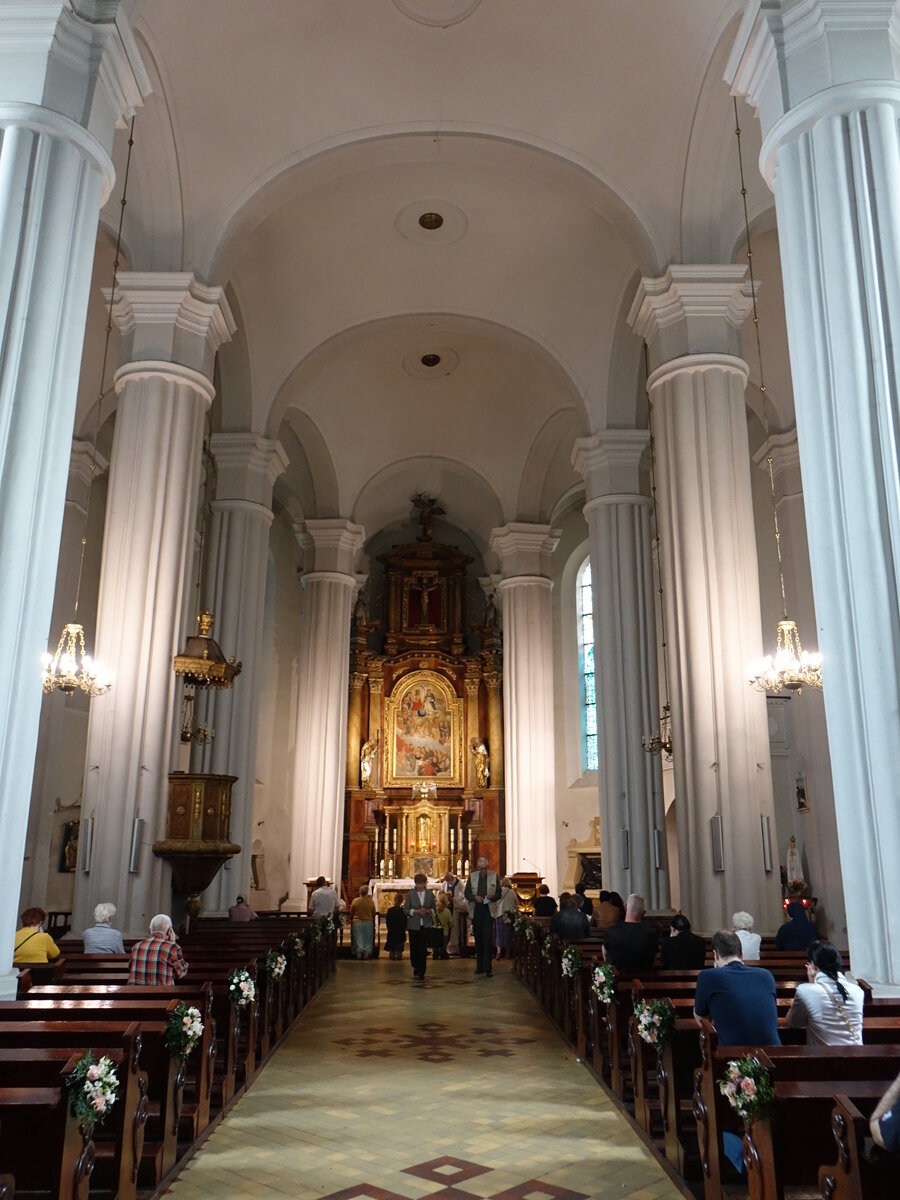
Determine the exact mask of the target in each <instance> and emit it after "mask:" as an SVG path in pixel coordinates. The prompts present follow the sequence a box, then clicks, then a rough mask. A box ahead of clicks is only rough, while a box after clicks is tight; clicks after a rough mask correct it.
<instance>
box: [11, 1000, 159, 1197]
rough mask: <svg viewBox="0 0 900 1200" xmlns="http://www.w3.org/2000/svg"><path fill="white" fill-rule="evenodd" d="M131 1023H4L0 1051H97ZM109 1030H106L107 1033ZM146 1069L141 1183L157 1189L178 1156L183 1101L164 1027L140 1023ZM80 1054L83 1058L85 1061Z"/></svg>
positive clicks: (142, 1066)
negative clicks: (145, 1119) (180, 1105)
mask: <svg viewBox="0 0 900 1200" xmlns="http://www.w3.org/2000/svg"><path fill="white" fill-rule="evenodd" d="M132 1023H133V1022H132V1021H131V1020H128V1021H124V1022H123V1021H120V1020H116V1017H115V1016H114V1015H112V1014H110V1016H109V1019H108V1020H106V1021H104V1020H102V1019H97V1020H94V1019H86V1020H64V1019H63V1020H45V1021H41V1020H31V1021H23V1020H12V1021H7V1020H0V1048H8V1049H15V1048H20V1047H31V1046H39V1047H40V1046H48V1047H53V1046H56V1047H69V1048H70V1050H73V1049H75V1048H78V1049H79V1051H80V1054H83V1053H84V1051H85V1050H93V1048H94V1046H95V1045H97V1044H98V1042H102V1040H103V1038H104V1037H106V1036H112V1035H118V1036H121V1035H122V1034H124V1032H125V1031H126V1029H127V1028H128V1027H129V1026H130V1025H131V1024H132ZM104 1026H105V1027H106V1028H104ZM140 1037H141V1051H140V1062H141V1068H142V1070H145V1071H146V1073H147V1115H148V1121H147V1129H146V1130H145V1136H144V1144H143V1149H142V1156H141V1178H143V1179H145V1180H147V1181H148V1182H150V1183H152V1184H153V1185H154V1186H155V1185H157V1184H158V1183H159V1181H160V1180H161V1179H162V1178H163V1176H164V1175H166V1174H167V1173H168V1172H169V1171H170V1170H171V1169H172V1167H173V1166H174V1165H175V1161H176V1159H177V1157H178V1124H179V1121H180V1108H179V1103H180V1096H179V1090H178V1079H177V1068H176V1064H175V1062H174V1060H173V1059H172V1057H171V1056H170V1054H169V1052H168V1050H167V1049H166V1046H165V1041H164V1038H165V1022H160V1021H142V1022H141V1023H140ZM80 1054H79V1057H80Z"/></svg>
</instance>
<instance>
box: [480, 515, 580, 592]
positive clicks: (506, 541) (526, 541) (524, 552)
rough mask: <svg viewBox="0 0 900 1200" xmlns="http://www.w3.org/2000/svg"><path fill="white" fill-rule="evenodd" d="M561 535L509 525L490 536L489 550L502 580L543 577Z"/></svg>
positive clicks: (545, 527)
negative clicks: (497, 565) (492, 552)
mask: <svg viewBox="0 0 900 1200" xmlns="http://www.w3.org/2000/svg"><path fill="white" fill-rule="evenodd" d="M561 536H562V535H561V533H560V531H559V530H558V529H552V528H551V527H550V526H549V525H531V524H526V523H525V522H524V521H512V522H510V524H509V525H503V526H502V527H500V528H498V529H494V530H493V531H492V532H491V540H490V546H491V549H492V550H493V551H494V553H495V554H496V555H497V557H498V558H499V559H500V570H501V575H502V578H503V579H504V580H505V579H510V578H512V577H514V576H520V575H528V576H539V575H540V576H545V575H547V574H548V573H549V566H550V564H549V560H550V555H551V554H552V553H553V551H554V550H555V549H556V547H557V546H558V545H559V539H560V537H561Z"/></svg>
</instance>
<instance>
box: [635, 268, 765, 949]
mask: <svg viewBox="0 0 900 1200" xmlns="http://www.w3.org/2000/svg"><path fill="white" fill-rule="evenodd" d="M745 271H746V268H744V267H730V266H728V267H695V266H681V267H674V266H673V267H670V268H669V270H668V271H667V272H666V274H665V275H664V276H663V277H662V278H660V279H644V280H642V281H641V284H640V286H639V288H638V293H637V296H636V297H635V301H634V304H633V306H632V309H631V314H630V316H629V323H630V324H631V325H632V326H633V328H634V330H635V332H636V333H637V334H639V335H640V336H642V337H643V338H645V339H646V341H647V343H648V346H649V351H650V359H651V364H652V365H653V366H654V367H655V370H653V372H652V374H651V375H650V378H649V380H648V387H649V390H650V398H651V401H652V403H653V406H654V407H653V427H654V432H655V434H656V441H657V453H656V472H657V513H658V516H659V521H660V543H661V544H660V550H661V555H662V571H663V578H664V581H665V595H664V599H665V604H666V634H667V641H668V664H669V681H670V685H671V697H672V736H673V742H674V764H675V797H676V799H675V804H676V810H675V812H676V821H677V829H678V860H679V876H680V886H681V905H682V908H683V910H684V911H685V913H686V914H687V915H688V917H689V918H690V919H691V921H692V922H693V923H694V924H695V926H696V927H697V928H698V929H702V930H704V931H705V932H713V931H715V930H716V929H718V928H720V927H721V926H722V925H723V924H724V923H725V922H726V921H727V919H728V918H729V917H730V915H731V913H732V912H733V911H734V910H735V909H736V908H741V909H747V910H748V911H750V912H752V913H753V915H754V917H755V918H756V924H757V927H758V928H760V929H761V930H763V931H771V930H773V929H774V928H775V927H776V926H777V924H778V905H779V900H780V891H779V880H778V874H777V865H778V864H777V858H776V856H775V854H774V847H773V864H772V865H773V869H772V870H770V871H769V872H767V871H766V870H765V869H764V856H763V836H762V832H761V829H762V827H761V818H762V817H767V818H768V819H769V822H770V829H771V830H774V820H773V819H772V818H773V815H774V810H773V804H772V777H771V764H770V758H769V735H768V724H767V717H766V702H765V697H764V696H762V695H761V694H759V693H758V692H755V691H754V690H753V689H752V688H751V687H750V686H749V684H748V682H747V667H748V665H749V664H750V663H752V662H754V661H757V660H758V659H759V658H760V657H761V655H762V632H761V622H760V604H759V567H758V561H757V553H756V531H755V528H754V521H753V498H752V494H751V488H750V452H749V446H748V442H747V417H746V409H745V401H744V387H745V385H746V382H747V374H748V372H747V365H746V363H744V362H743V360H742V359H740V358H739V357H738V356H737V349H738V344H739V342H738V339H739V332H740V328H741V325H742V324H743V322H744V320H745V319H746V317H747V315H748V313H749V311H750V300H749V297H748V296H747V295H746V294H745V287H744V275H745ZM713 817H719V818H721V822H722V831H723V841H724V859H723V864H722V865H723V866H724V870H717V869H715V868H716V864H715V863H714V857H713V849H712V832H711V820H712V818H713Z"/></svg>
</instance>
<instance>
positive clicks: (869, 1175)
mask: <svg viewBox="0 0 900 1200" xmlns="http://www.w3.org/2000/svg"><path fill="white" fill-rule="evenodd" d="M834 1101H835V1104H834V1108H833V1109H832V1111H831V1132H832V1134H833V1135H834V1140H835V1143H836V1145H837V1160H836V1161H835V1162H833V1163H832V1162H830V1161H829V1162H827V1163H825V1164H823V1165H822V1166H821V1167H819V1178H818V1183H819V1191H820V1192H821V1195H822V1197H823V1200H863V1197H865V1200H893V1197H894V1196H896V1194H897V1160H896V1159H895V1158H894V1157H893V1156H892V1155H890V1154H886V1153H885V1152H884V1151H883V1150H881V1149H880V1148H879V1147H878V1146H874V1145H873V1146H871V1148H870V1147H869V1144H868V1139H869V1117H870V1116H871V1114H872V1110H873V1108H874V1105H873V1104H872V1103H868V1104H865V1106H864V1107H865V1111H864V1112H863V1111H861V1108H860V1105H861V1104H862V1102H861V1101H860V1100H859V1097H856V1098H855V1099H851V1098H850V1097H849V1096H848V1095H846V1094H844V1093H843V1092H839V1093H836V1094H835V1097H834Z"/></svg>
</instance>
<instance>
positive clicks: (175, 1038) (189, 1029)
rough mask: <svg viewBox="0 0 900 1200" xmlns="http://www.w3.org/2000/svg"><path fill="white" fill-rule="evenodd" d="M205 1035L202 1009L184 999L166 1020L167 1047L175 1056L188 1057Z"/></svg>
mask: <svg viewBox="0 0 900 1200" xmlns="http://www.w3.org/2000/svg"><path fill="white" fill-rule="evenodd" d="M201 1037H203V1020H202V1018H201V1016H200V1009H199V1008H194V1007H193V1006H191V1005H189V1004H185V1003H184V1002H183V1001H182V1002H180V1003H178V1004H177V1005H176V1006H175V1010H174V1012H173V1013H172V1014H171V1015H170V1016H169V1019H168V1020H167V1021H166V1049H167V1050H168V1051H169V1053H170V1054H171V1055H172V1057H173V1058H182V1059H184V1058H187V1057H188V1055H189V1054H190V1053H191V1051H192V1050H193V1049H194V1047H195V1046H196V1045H197V1044H198V1043H199V1041H200V1039H201Z"/></svg>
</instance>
